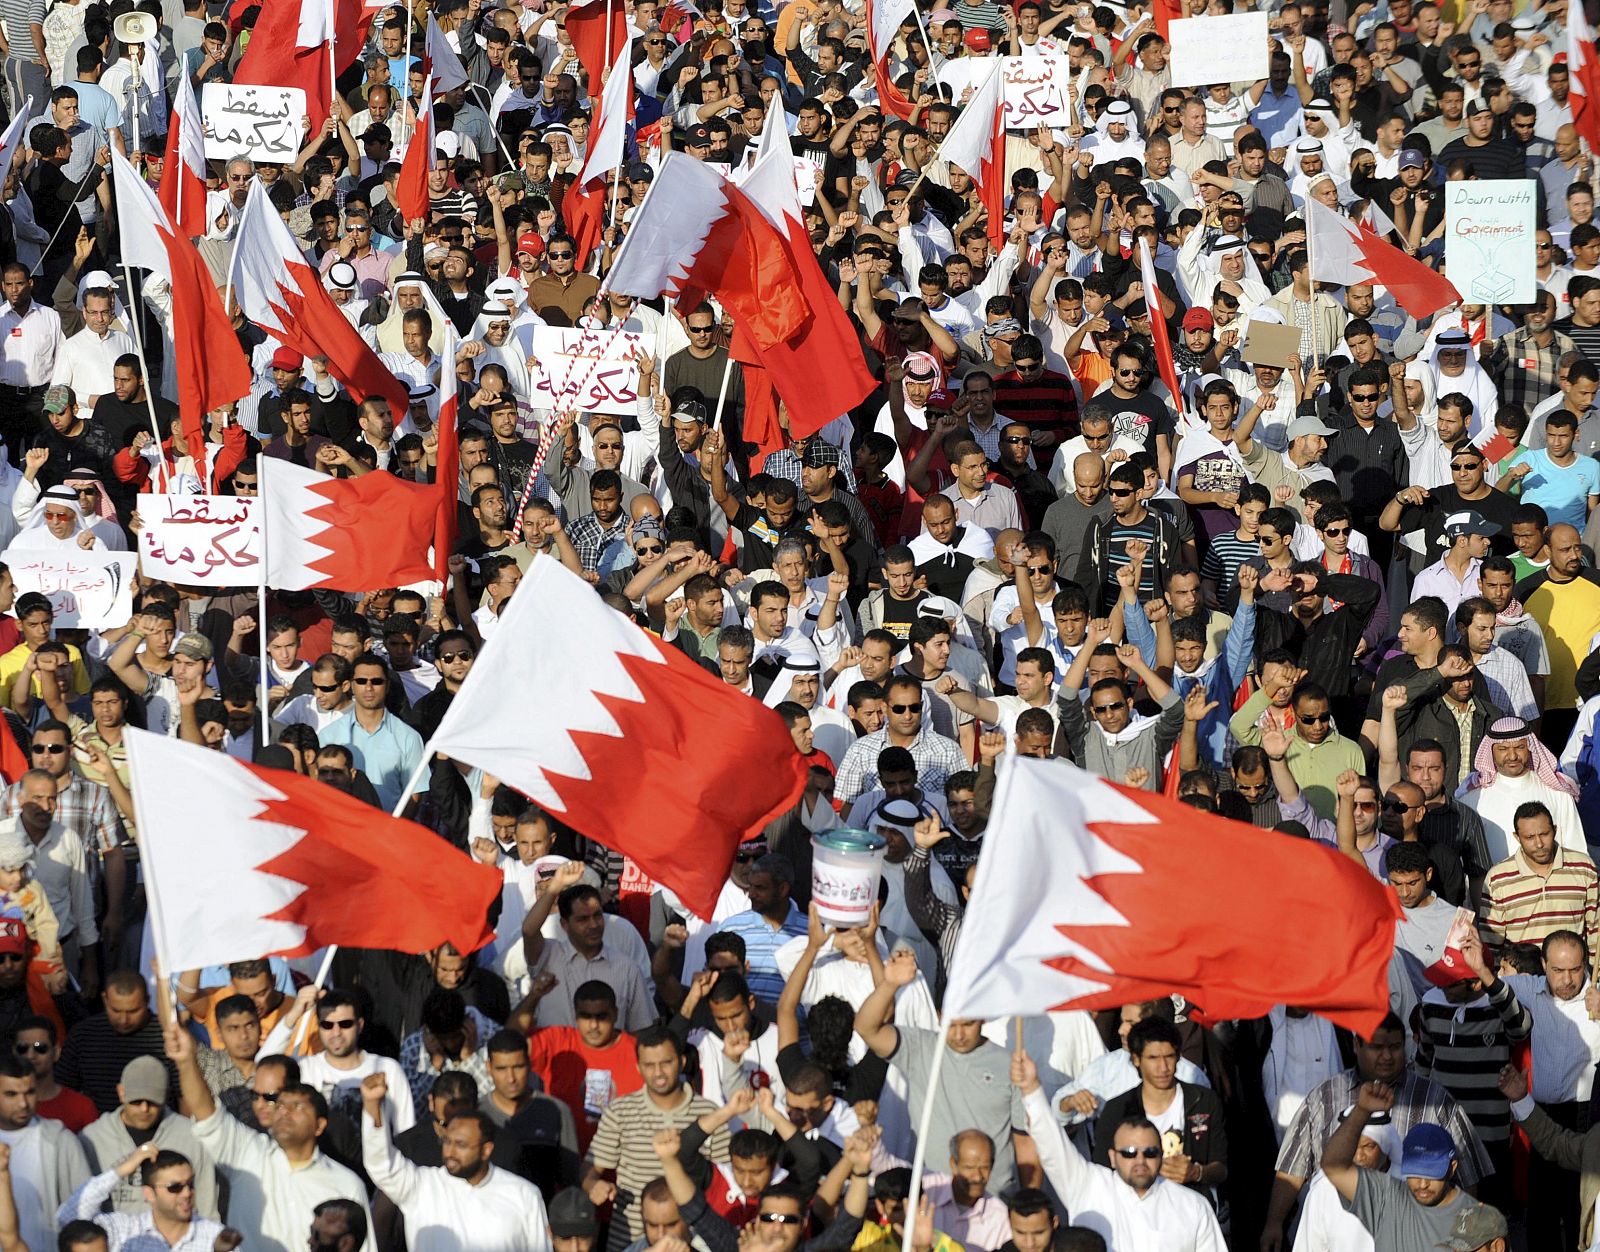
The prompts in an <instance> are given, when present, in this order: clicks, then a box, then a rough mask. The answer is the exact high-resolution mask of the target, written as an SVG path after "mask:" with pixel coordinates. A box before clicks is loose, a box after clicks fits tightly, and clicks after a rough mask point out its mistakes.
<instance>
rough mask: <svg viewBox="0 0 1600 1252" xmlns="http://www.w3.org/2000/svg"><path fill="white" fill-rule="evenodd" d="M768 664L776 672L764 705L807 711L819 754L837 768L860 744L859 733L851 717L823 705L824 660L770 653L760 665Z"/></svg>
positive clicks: (797, 653) (801, 653)
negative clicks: (847, 753)
mask: <svg viewBox="0 0 1600 1252" xmlns="http://www.w3.org/2000/svg"><path fill="white" fill-rule="evenodd" d="M767 662H772V663H773V664H774V665H775V666H776V668H775V670H774V672H773V675H772V685H771V686H769V687H768V688H767V690H766V694H765V695H763V696H762V697H761V703H763V704H765V705H766V706H767V707H768V708H769V709H775V708H777V707H778V706H779V705H780V704H782V703H784V701H788V702H789V703H791V704H798V705H799V706H800V707H801V708H803V709H804V710H805V711H806V713H807V715H808V716H809V717H810V718H811V736H812V741H813V742H814V743H815V744H816V747H817V750H818V751H819V752H821V753H823V754H824V755H825V756H826V757H827V758H828V759H829V760H830V761H832V762H833V765H834V767H835V768H837V767H838V765H839V762H840V761H842V760H844V754H845V751H846V750H847V749H848V748H849V747H850V745H851V744H852V743H854V742H855V741H856V731H855V727H854V726H852V725H851V724H850V718H849V716H848V715H847V714H845V713H841V712H840V711H839V710H838V709H830V708H828V707H827V706H826V705H825V704H823V703H822V662H821V660H819V659H818V657H817V654H816V653H815V652H805V651H800V650H796V651H793V652H769V653H768V654H767V655H766V656H764V657H762V658H761V661H760V662H758V664H766V663H767Z"/></svg>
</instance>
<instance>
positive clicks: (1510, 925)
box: [1478, 844, 1600, 953]
mask: <svg viewBox="0 0 1600 1252" xmlns="http://www.w3.org/2000/svg"><path fill="white" fill-rule="evenodd" d="M1555 854H1556V858H1555V861H1554V863H1553V864H1552V865H1551V866H1550V872H1549V873H1548V874H1540V873H1539V872H1538V871H1536V870H1535V869H1534V868H1533V867H1532V866H1531V865H1529V864H1528V860H1527V857H1526V856H1525V855H1524V854H1523V853H1522V852H1521V851H1520V850H1519V851H1518V852H1517V853H1516V854H1515V855H1513V856H1509V857H1507V858H1506V859H1505V860H1503V861H1501V862H1500V863H1499V864H1498V865H1496V866H1495V867H1494V868H1493V869H1491V870H1490V871H1489V877H1488V878H1487V879H1486V880H1485V881H1484V884H1483V899H1482V900H1481V901H1480V902H1479V904H1478V927H1479V929H1480V930H1482V932H1483V942H1484V946H1485V947H1487V948H1488V949H1489V951H1490V952H1491V953H1493V952H1497V951H1498V950H1499V948H1500V947H1501V946H1502V945H1503V944H1507V943H1542V942H1544V939H1545V937H1546V936H1547V935H1549V934H1550V933H1551V932H1552V931H1556V930H1571V931H1575V932H1576V933H1578V934H1580V935H1582V936H1583V937H1584V940H1585V942H1587V943H1588V945H1589V951H1591V952H1593V951H1595V950H1596V949H1595V946H1594V945H1595V940H1596V938H1597V937H1600V935H1597V923H1600V874H1597V873H1596V872H1595V865H1594V862H1593V861H1592V860H1591V859H1590V858H1589V857H1588V856H1587V855H1586V854H1584V853H1582V852H1573V851H1571V850H1569V849H1567V848H1563V847H1562V846H1561V845H1560V844H1557V845H1555Z"/></svg>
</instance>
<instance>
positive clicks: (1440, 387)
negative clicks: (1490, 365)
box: [1427, 331, 1500, 436]
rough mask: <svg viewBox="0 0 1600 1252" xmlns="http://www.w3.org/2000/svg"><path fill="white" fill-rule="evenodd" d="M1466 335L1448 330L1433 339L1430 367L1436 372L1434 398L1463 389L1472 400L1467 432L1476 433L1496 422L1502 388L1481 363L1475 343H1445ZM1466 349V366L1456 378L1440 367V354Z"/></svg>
mask: <svg viewBox="0 0 1600 1252" xmlns="http://www.w3.org/2000/svg"><path fill="white" fill-rule="evenodd" d="M1457 337H1459V338H1465V337H1466V335H1465V332H1460V331H1458V332H1455V333H1454V334H1452V333H1451V332H1449V331H1447V332H1446V333H1445V334H1443V335H1440V336H1439V337H1438V338H1437V339H1435V340H1434V341H1433V347H1432V349H1431V350H1430V351H1429V352H1428V356H1427V361H1428V369H1429V370H1430V371H1431V372H1432V374H1433V393H1434V396H1435V398H1436V399H1437V398H1442V397H1444V396H1447V395H1449V394H1450V393H1451V392H1456V391H1458V392H1460V393H1461V394H1462V395H1464V396H1466V398H1467V399H1468V400H1471V401H1472V419H1471V420H1470V421H1469V422H1468V423H1467V434H1468V435H1469V436H1475V435H1477V434H1478V433H1479V432H1480V431H1481V430H1483V429H1484V427H1485V426H1488V425H1490V424H1491V423H1493V421H1494V415H1495V414H1496V413H1497V412H1498V411H1499V409H1500V389H1499V388H1498V387H1496V386H1495V382H1494V379H1492V378H1490V377H1489V374H1488V372H1487V371H1486V370H1485V369H1484V368H1483V366H1482V365H1481V364H1480V363H1479V362H1478V354H1477V353H1476V352H1474V351H1473V350H1472V344H1471V343H1470V342H1469V343H1467V344H1465V345H1462V344H1459V343H1446V342H1444V341H1445V339H1447V338H1457ZM1463 347H1464V348H1465V350H1466V354H1467V367H1466V369H1465V370H1463V371H1462V372H1461V374H1460V375H1459V376H1458V377H1456V378H1450V377H1448V376H1447V375H1445V374H1444V373H1443V372H1442V371H1441V370H1440V369H1439V353H1440V352H1448V351H1450V350H1451V349H1459V348H1463Z"/></svg>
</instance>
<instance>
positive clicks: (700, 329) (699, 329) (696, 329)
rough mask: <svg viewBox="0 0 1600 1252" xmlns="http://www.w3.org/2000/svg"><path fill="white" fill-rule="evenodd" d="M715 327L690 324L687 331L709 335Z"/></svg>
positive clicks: (692, 333)
mask: <svg viewBox="0 0 1600 1252" xmlns="http://www.w3.org/2000/svg"><path fill="white" fill-rule="evenodd" d="M715 329H716V327H715V326H691V327H689V333H690V334H691V335H709V334H710V333H711V332H712V331H713V330H715Z"/></svg>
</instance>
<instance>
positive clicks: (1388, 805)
mask: <svg viewBox="0 0 1600 1252" xmlns="http://www.w3.org/2000/svg"><path fill="white" fill-rule="evenodd" d="M1412 807H1413V806H1412V805H1409V804H1407V803H1406V802H1405V801H1404V800H1402V799H1400V798H1399V797H1398V796H1384V797H1383V811H1384V812H1385V813H1407V812H1409V811H1410V810H1411V808H1412Z"/></svg>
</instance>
